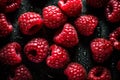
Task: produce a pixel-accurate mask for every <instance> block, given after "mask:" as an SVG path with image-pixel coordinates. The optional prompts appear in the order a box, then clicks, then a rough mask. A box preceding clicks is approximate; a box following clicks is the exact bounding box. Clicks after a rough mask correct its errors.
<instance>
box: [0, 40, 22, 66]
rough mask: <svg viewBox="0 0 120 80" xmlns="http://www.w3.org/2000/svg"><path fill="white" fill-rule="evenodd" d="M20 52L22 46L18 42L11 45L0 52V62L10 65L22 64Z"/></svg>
mask: <svg viewBox="0 0 120 80" xmlns="http://www.w3.org/2000/svg"><path fill="white" fill-rule="evenodd" d="M20 51H21V46H20V45H19V44H18V43H17V42H13V43H9V44H7V45H6V46H4V47H3V48H2V49H1V50H0V61H1V62H2V63H4V64H9V65H15V64H18V63H20V62H21V60H22V59H21V56H20Z"/></svg>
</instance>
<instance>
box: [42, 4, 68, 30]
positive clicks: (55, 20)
mask: <svg viewBox="0 0 120 80" xmlns="http://www.w3.org/2000/svg"><path fill="white" fill-rule="evenodd" d="M42 14H43V18H44V23H45V25H46V27H48V28H52V29H54V28H58V27H60V26H62V25H64V23H65V22H66V21H67V17H66V16H65V15H64V14H63V13H62V12H61V10H60V9H59V8H58V7H56V6H48V7H45V8H44V9H43V13H42Z"/></svg>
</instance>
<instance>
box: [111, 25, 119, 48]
mask: <svg viewBox="0 0 120 80" xmlns="http://www.w3.org/2000/svg"><path fill="white" fill-rule="evenodd" d="M119 36H120V27H118V28H117V29H115V30H114V31H113V32H112V33H111V34H110V36H109V37H110V41H111V42H112V44H113V46H114V48H115V49H117V50H120V41H119Z"/></svg>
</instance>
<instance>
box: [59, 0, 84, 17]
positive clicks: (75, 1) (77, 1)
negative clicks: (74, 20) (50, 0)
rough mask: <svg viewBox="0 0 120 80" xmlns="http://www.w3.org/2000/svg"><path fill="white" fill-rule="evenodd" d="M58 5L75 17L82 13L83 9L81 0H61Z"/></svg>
mask: <svg viewBox="0 0 120 80" xmlns="http://www.w3.org/2000/svg"><path fill="white" fill-rule="evenodd" d="M58 6H59V7H60V8H61V10H62V11H63V12H64V13H66V14H67V15H68V16H71V17H75V16H77V15H79V14H80V12H81V10H82V1H81V0H59V1H58Z"/></svg>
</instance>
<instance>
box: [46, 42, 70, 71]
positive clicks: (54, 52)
mask: <svg viewBox="0 0 120 80" xmlns="http://www.w3.org/2000/svg"><path fill="white" fill-rule="evenodd" d="M50 50H51V55H50V56H48V57H47V60H46V64H47V65H48V66H49V67H50V68H54V69H59V68H63V67H65V65H67V63H68V62H69V61H70V59H69V55H68V52H67V51H66V50H65V49H64V48H62V47H60V46H58V45H55V44H54V45H52V46H51V47H50Z"/></svg>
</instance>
